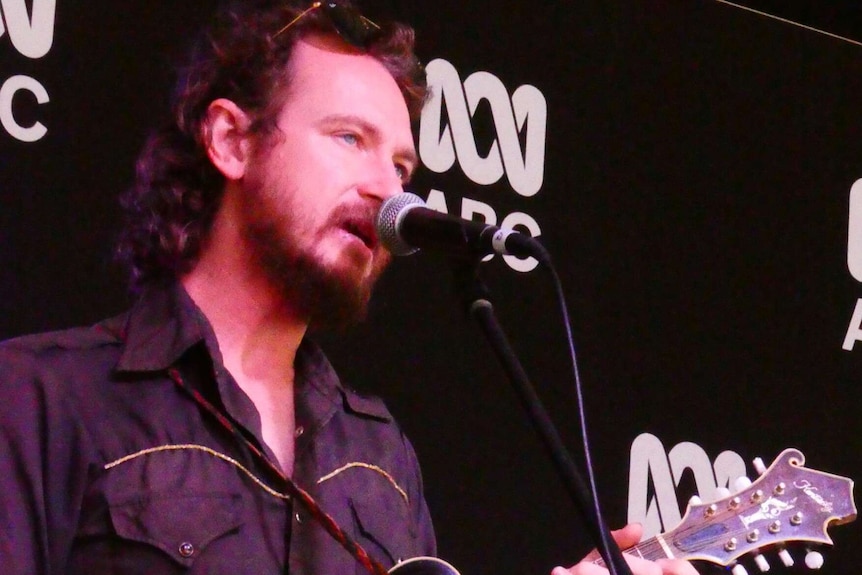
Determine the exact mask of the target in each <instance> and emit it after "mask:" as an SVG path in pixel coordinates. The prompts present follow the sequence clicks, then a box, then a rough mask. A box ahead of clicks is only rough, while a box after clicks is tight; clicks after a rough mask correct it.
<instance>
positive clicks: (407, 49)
mask: <svg viewBox="0 0 862 575" xmlns="http://www.w3.org/2000/svg"><path fill="white" fill-rule="evenodd" d="M340 3H341V4H349V2H348V1H346V0H345V1H342V2H340ZM302 11H303V8H301V7H298V6H297V5H295V4H293V3H291V2H286V1H284V0H282V1H277V0H258V1H248V0H246V1H245V2H235V3H233V5H228V6H226V7H225V8H224V9H222V10H221V11H220V12H218V13H217V14H216V16H215V18H214V19H213V21H212V23H211V24H210V25H209V27H207V28H206V29H204V30H203V31H202V33H201V34H200V36H199V37H198V39H197V40H196V42H195V43H194V46H193V48H192V50H191V52H190V56H189V58H188V62H187V63H186V65H185V66H184V67H182V68H180V70H179V77H178V81H177V84H176V88H175V90H174V94H173V106H172V111H173V114H172V118H171V120H170V122H169V123H168V124H167V125H165V126H163V127H161V128H160V129H158V130H156V131H155V132H154V133H153V134H152V135H151V136H150V137H149V138H148V140H147V142H146V144H145V145H144V148H143V150H142V152H141V154H140V156H139V158H138V161H137V165H136V179H135V184H134V185H133V187H132V188H130V189H129V190H128V191H126V192H125V193H124V194H123V195H122V197H121V205H122V207H123V210H124V212H125V217H126V221H125V225H124V228H123V231H122V233H121V236H120V240H119V243H118V246H117V256H118V259H120V260H121V261H122V262H124V263H125V264H126V265H128V266H129V268H130V283H131V287H132V288H133V289H136V288H140V287H142V286H143V285H144V284H148V283H151V282H157V281H164V280H169V279H171V278H175V277H177V276H179V275H181V274H183V273H185V272H187V271H189V270H190V269H191V267H192V266H193V265H194V264H195V262H196V261H197V259H198V257H199V255H200V251H201V248H202V245H203V243H204V241H205V240H206V237H207V235H208V233H209V231H210V228H211V226H212V223H213V220H214V218H215V214H216V213H217V211H218V208H219V204H220V202H221V197H222V193H223V190H224V185H225V180H224V176H223V175H222V174H221V173H220V172H219V171H218V170H217V169H216V168H215V167H214V166H213V165H212V163H211V162H210V160H209V158H208V156H207V152H206V145H205V140H206V135H205V134H204V121H205V118H206V114H207V109H208V107H209V105H210V103H211V102H213V101H214V100H216V99H218V98H227V99H229V100H231V101H233V102H234V103H236V104H237V105H238V106H239V107H240V108H242V109H243V111H244V112H245V113H246V114H248V116H249V117H250V118H251V125H250V128H249V133H250V134H251V135H255V136H264V135H266V134H268V133H269V132H270V131H271V130H272V129H273V128H274V126H275V120H276V117H277V115H278V112H279V110H280V109H281V107H282V105H283V104H284V98H285V94H286V93H287V89H286V88H287V86H288V83H289V74H288V63H289V60H290V56H291V53H292V50H293V47H294V46H295V44H296V42H297V41H298V40H299V39H300V38H302V37H303V36H306V35H308V34H311V33H335V29H334V27H333V25H332V23H331V22H330V21H329V20H328V18H327V17H326V16H325V15H324V14H323V11H322V10H313V11H310V12H308V13H307V14H306V15H304V16H302V18H300V19H299V20H298V21H297V22H296V24H295V25H292V26H291V27H290V28H289V29H288V30H286V31H285V32H284V33H281V34H277V32H279V30H281V29H282V28H283V27H284V26H285V24H286V23H288V22H291V21H292V20H293V19H294V18H296V17H297V16H298V15H299V14H300V13H301V12H302ZM413 47H414V33H413V30H412V29H411V28H409V27H408V26H405V25H403V24H399V23H390V24H384V25H382V26H381V30H380V34H379V35H376V36H375V38H374V40H373V42H372V43H371V44H370V45H369V46H367V47H366V49H365V50H366V52H367V53H368V54H369V55H371V56H373V57H374V58H376V59H377V60H378V61H379V62H380V63H381V64H382V65H383V66H384V67H385V68H386V69H387V70H388V71H389V73H390V74H392V76H393V78H394V79H395V81H396V83H397V84H398V86H399V88H400V89H401V93H402V95H403V96H404V100H405V102H406V104H407V108H408V110H409V112H410V115H411V118H412V119H413V120H416V119H417V118H418V116H419V113H420V111H421V108H422V104H423V103H424V100H425V95H426V82H425V75H424V70H423V68H422V66H421V65H420V64H419V61H418V60H417V59H416V56H415V55H414V53H413Z"/></svg>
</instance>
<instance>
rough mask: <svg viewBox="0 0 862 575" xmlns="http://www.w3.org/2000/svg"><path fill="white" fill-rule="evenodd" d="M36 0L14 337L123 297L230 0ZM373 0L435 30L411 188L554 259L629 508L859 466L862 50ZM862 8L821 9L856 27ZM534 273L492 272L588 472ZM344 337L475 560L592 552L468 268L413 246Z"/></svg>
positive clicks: (838, 43) (850, 563)
mask: <svg viewBox="0 0 862 575" xmlns="http://www.w3.org/2000/svg"><path fill="white" fill-rule="evenodd" d="M21 4H22V0H3V1H2V3H0V9H2V13H3V23H4V28H3V31H4V33H3V34H2V35H0V86H2V87H4V89H5V92H3V93H4V94H5V100H4V99H3V98H2V97H0V117H2V119H3V124H2V128H0V336H2V337H11V336H15V335H18V334H22V333H27V332H32V331H40V330H46V329H55V328H61V327H67V326H71V325H78V324H86V323H91V322H93V321H96V320H98V319H100V318H102V317H104V316H107V315H111V314H114V313H116V312H117V311H118V310H120V309H122V308H123V307H124V306H125V305H127V296H126V294H125V280H124V277H123V274H122V272H121V270H118V269H117V268H116V267H115V265H114V264H113V263H112V261H111V260H112V258H111V244H112V242H113V238H114V237H115V236H116V234H117V226H118V223H117V219H118V212H119V210H118V208H117V202H116V196H117V194H118V192H119V191H120V190H122V189H124V188H126V187H127V186H128V185H129V184H130V182H131V179H132V175H133V163H134V158H135V156H136V154H137V151H138V149H139V148H140V146H141V144H142V142H143V140H144V138H145V136H146V134H147V132H148V130H149V129H150V128H152V127H153V126H155V125H156V124H157V123H158V122H159V121H160V120H161V119H162V118H164V117H165V115H166V113H167V102H168V92H169V87H170V85H171V81H172V77H173V76H172V71H171V63H172V62H173V61H174V60H175V57H176V56H177V54H180V53H182V51H183V48H184V42H185V40H186V39H187V38H188V37H189V33H190V31H192V30H194V29H195V28H196V26H197V24H198V23H199V22H201V21H202V20H203V19H204V18H205V17H206V16H207V14H208V13H209V12H210V10H211V8H212V7H213V6H214V4H215V2H214V1H205V0H194V1H187V2H166V1H156V0H147V1H146V2H144V1H142V0H132V1H129V2H124V3H123V5H122V7H117V5H116V4H115V3H111V2H106V1H104V0H90V1H89V2H87V3H78V4H72V3H67V2H65V1H64V0H57V4H56V14H50V12H49V11H47V10H45V9H46V7H48V6H49V5H50V4H52V2H51V1H50V0H43V1H40V0H34V1H30V0H28V1H27V2H26V3H24V4H25V5H26V7H27V9H28V13H29V12H33V24H32V26H33V29H32V31H31V30H29V27H28V29H24V28H23V27H22V25H21V22H20V21H16V20H15V19H14V17H13V11H14V10H15V7H16V6H18V7H19V10H20V6H21ZM34 4H35V6H34ZM362 5H363V8H364V9H365V11H366V13H367V14H368V15H369V16H370V17H372V18H382V17H383V15H392V16H395V17H397V18H399V19H402V20H405V21H408V22H411V23H412V24H414V25H415V27H416V28H417V30H418V34H419V52H420V55H421V57H422V58H423V60H424V61H426V62H429V63H431V64H429V71H432V70H433V71H434V73H435V74H437V76H436V78H437V79H438V80H439V82H440V83H439V84H435V85H436V86H437V92H436V93H437V94H438V95H440V96H441V98H440V99H439V100H436V101H435V102H432V105H431V107H430V108H429V110H430V111H429V112H428V115H427V116H426V118H425V119H424V120H423V122H424V125H423V131H422V138H421V140H422V141H417V144H418V145H419V148H420V152H421V153H422V156H423V158H422V159H423V161H424V162H425V163H426V164H428V165H429V167H428V168H427V169H426V170H424V171H423V172H421V173H420V174H419V176H418V177H417V178H416V182H415V191H416V192H417V193H419V194H420V195H422V196H423V197H427V198H429V201H432V202H434V205H435V206H437V207H443V206H444V205H445V208H447V209H448V211H450V212H452V213H455V214H458V215H462V214H463V215H466V216H469V215H471V214H472V213H481V214H484V216H485V217H496V219H497V223H500V222H504V221H507V222H509V223H518V224H527V227H526V228H521V229H524V230H528V231H529V230H530V229H531V230H532V232H533V233H537V232H540V237H541V241H542V242H543V243H544V244H545V245H546V246H547V248H548V250H549V251H550V252H551V254H552V255H553V256H554V259H555V262H556V264H557V266H558V270H559V273H560V276H561V278H562V280H563V282H564V286H565V293H566V296H567V298H568V301H569V304H570V306H571V311H572V328H573V331H574V336H575V340H576V342H577V344H578V352H579V357H580V361H581V365H580V368H581V375H582V378H583V384H584V393H585V405H586V410H587V418H588V423H589V429H590V435H591V438H592V443H593V455H594V458H595V464H596V465H595V471H596V474H597V477H598V481H599V486H600V492H601V497H602V503H603V505H604V508H605V511H606V514H607V516H608V521H609V523H611V524H612V525H621V524H623V523H625V522H626V521H627V520H629V519H637V520H641V521H646V522H647V524H648V527H650V529H652V530H653V531H656V530H659V529H669V528H671V527H672V526H673V525H672V518H673V517H674V516H675V515H676V516H678V515H679V513H680V508H679V507H678V506H677V507H676V508H675V509H673V508H672V507H673V506H672V505H669V504H668V502H667V497H665V496H666V495H667V494H670V496H671V497H672V498H675V499H676V500H677V501H678V502H679V503H680V504H682V505H683V506H684V502H685V501H686V500H687V499H688V497H689V496H690V495H691V494H692V493H693V492H694V491H695V489H696V488H697V487H699V486H702V485H701V484H702V483H704V482H705V483H709V481H710V480H709V478H708V476H709V474H710V473H712V474H713V475H712V481H714V482H717V483H721V481H722V479H721V472H722V470H724V469H725V467H726V465H725V463H726V462H727V461H730V462H731V463H733V462H736V461H744V462H745V465H746V471H747V472H748V473H750V474H754V471H753V469H752V467H751V465H750V460H751V459H752V458H753V457H755V456H761V457H763V458H764V459H765V460H767V461H771V460H772V458H773V457H775V456H776V455H777V454H778V453H779V452H780V451H781V450H782V449H783V448H785V447H788V446H793V447H797V448H799V449H801V450H802V451H803V452H804V453H805V454H806V455H807V458H808V465H809V466H811V467H814V468H818V469H824V470H828V471H831V472H834V473H838V474H841V475H846V476H851V477H857V478H858V477H862V461H860V457H859V455H858V449H859V445H860V442H862V440H860V437H862V422H860V417H859V408H860V395H862V392H860V391H859V388H858V382H859V379H860V378H859V374H860V373H862V372H860V367H862V343H859V341H857V340H862V307H860V313H858V314H857V313H856V307H857V301H862V285H860V282H862V255H860V254H862V231H860V230H862V187H860V188H858V189H857V190H858V191H857V194H856V196H857V197H858V199H857V200H856V202H857V203H856V204H852V203H851V197H853V194H851V188H852V187H853V184H854V182H856V181H857V180H858V179H860V178H862V154H860V152H862V133H860V128H862V122H860V114H859V109H860V106H859V94H860V93H862V46H860V45H858V44H856V43H853V42H851V41H847V40H843V39H840V38H836V37H832V36H828V35H825V34H822V33H818V32H816V31H813V30H810V29H805V28H801V27H799V26H794V25H791V24H788V23H786V22H781V21H778V20H775V19H772V18H767V17H764V16H761V15H758V14H755V13H752V12H749V11H744V10H740V9H738V8H735V7H733V6H730V5H728V4H724V3H720V2H714V1H711V0H680V1H678V2H672V3H663V2H634V1H630V0H601V1H598V0H593V1H584V2H577V3H568V2H567V3H536V2H529V1H527V0H517V1H515V0H511V1H508V2H504V3H501V2H492V1H488V0H472V1H471V2H462V1H460V0H437V1H436V2H433V3H432V2H404V1H398V0H367V1H366V2H364V3H363V4H362ZM824 10H826V9H824ZM46 14H48V15H50V16H51V18H48V17H47V16H46ZM841 14H844V12H840V11H838V12H832V13H829V14H827V17H825V18H824V20H823V23H825V24H835V27H834V28H833V30H834V31H836V32H840V33H841V34H843V35H848V34H852V32H853V30H854V29H851V26H850V24H852V22H851V19H848V18H839V16H840V15H841ZM836 15H837V16H836ZM800 16H806V17H807V18H809V21H808V23H811V24H815V23H816V22H814V21H813V20H811V18H812V15H811V13H804V14H803V13H800ZM19 20H20V19H19ZM857 22H858V19H857ZM842 26H843V27H842ZM857 38H858V37H857ZM49 40H50V41H49ZM432 61H433V63H432ZM22 78H23V79H22ZM468 79H469V80H468ZM16 86H17V87H18V88H21V89H18V90H15V91H14V98H12V97H11V96H10V94H12V92H13V90H12V89H13V87H16ZM530 86H532V88H529V87H530ZM522 87H526V88H523V89H521V88H522ZM516 93H518V94H520V96H517V97H516V96H514V95H515V94H516ZM471 100H472V101H473V102H474V103H475V105H476V107H475V109H473V110H470V111H469V112H468V116H469V117H466V121H465V116H463V115H461V116H459V115H458V114H457V111H458V110H459V109H462V108H463V109H467V108H465V107H464V106H465V102H467V101H471ZM516 117H517V118H518V119H519V121H520V120H525V124H524V125H523V126H521V129H520V131H518V130H517V128H516V131H515V132H512V131H511V127H512V126H515V118H516ZM37 123H38V124H41V125H44V127H45V131H44V134H43V135H41V137H38V138H36V136H38V135H39V132H38V124H37ZM16 126H17V127H16ZM34 126H36V127H34ZM453 133H455V136H454V137H453V136H452V134H453ZM512 134H515V137H512ZM24 139H33V140H34V141H22V140H24ZM512 150H515V151H516V152H518V153H517V154H515V157H512V156H511V155H508V156H507V155H505V154H506V153H507V152H508V153H510V152H512ZM501 154H502V155H501ZM851 206H858V207H857V208H856V212H853V210H851ZM511 214H515V215H514V216H512V215H511ZM519 214H520V215H519ZM507 218H509V219H507ZM528 267H530V266H529V265H525V264H524V263H523V262H522V263H518V262H515V263H513V264H512V265H510V264H508V263H506V262H504V261H503V260H502V259H501V258H499V257H498V258H495V259H494V260H492V261H490V262H488V263H486V264H483V266H482V272H481V273H482V276H483V278H484V279H485V281H486V283H487V284H488V286H489V288H490V290H491V292H492V294H493V300H494V302H495V305H496V309H497V311H498V314H499V316H500V318H501V320H502V321H503V324H504V326H505V327H507V329H508V330H509V332H510V336H511V338H512V341H513V344H514V347H515V348H516V349H517V351H518V352H519V353H520V355H521V357H522V359H523V361H524V364H525V366H526V368H527V371H528V372H529V373H530V375H531V376H532V379H533V380H534V382H535V384H536V386H537V388H538V389H539V392H540V394H541V395H542V397H543V398H544V399H545V401H546V402H547V403H548V405H549V406H550V411H551V413H552V415H553V416H554V419H555V421H556V422H557V423H558V425H559V426H560V429H561V433H562V435H563V436H564V438H565V439H566V441H567V442H568V444H569V446H570V447H571V449H572V451H573V452H574V453H575V454H576V457H578V458H579V457H580V453H581V450H580V448H579V446H578V445H579V440H578V424H577V419H576V403H575V399H574V388H573V383H572V377H571V375H570V374H571V369H570V367H569V364H568V359H567V354H566V349H565V346H564V340H563V336H564V329H563V326H562V324H561V318H560V314H559V312H558V311H557V307H556V303H555V301H554V293H553V290H552V287H551V284H550V282H549V279H548V277H547V275H546V274H544V273H543V272H542V271H541V270H540V269H535V270H532V271H518V270H519V269H525V268H528ZM322 339H323V341H324V343H325V346H326V349H327V350H328V352H329V353H330V355H331V358H332V360H333V362H334V363H335V365H336V367H337V368H338V369H339V371H340V373H341V374H342V376H343V378H344V379H345V381H346V382H347V383H348V384H349V385H351V386H353V387H356V388H358V389H361V390H364V391H367V392H369V393H376V394H380V395H382V396H384V397H385V398H386V399H387V402H388V403H389V405H390V407H391V408H392V410H393V411H394V412H395V413H396V415H397V416H398V418H399V420H400V421H401V423H402V425H403V426H404V428H405V429H406V430H407V432H408V434H409V435H410V437H411V438H412V440H413V442H414V444H415V447H416V449H417V451H418V453H419V456H420V459H421V461H422V463H423V469H424V473H425V480H426V491H427V498H428V501H429V504H430V506H431V509H432V513H433V515H434V517H435V520H436V524H437V529H438V533H439V541H440V554H441V556H442V557H444V558H447V559H448V560H450V561H451V562H453V563H454V564H455V565H457V566H458V567H459V568H460V569H461V571H462V572H463V574H464V575H479V574H491V573H547V572H548V571H549V570H550V568H551V567H553V566H554V565H557V564H561V563H571V562H574V561H575V560H576V559H577V558H579V557H580V556H581V555H582V554H583V553H584V552H586V550H587V549H588V548H589V547H590V546H591V543H590V541H588V540H587V538H586V537H585V536H584V534H583V529H582V523H581V519H580V517H579V516H578V513H577V512H576V510H575V508H574V506H573V505H572V504H571V503H570V502H569V500H568V498H567V496H566V495H565V492H564V490H563V489H562V487H561V483H560V480H559V479H558V478H557V477H556V475H555V473H554V471H553V469H552V467H551V465H550V463H549V461H548V460H547V458H546V456H545V454H544V451H543V448H542V447H541V444H540V443H539V442H538V440H537V439H536V437H535V434H534V433H533V431H532V429H531V428H530V426H529V424H528V422H527V420H526V417H525V415H524V414H523V413H522V411H521V409H520V407H519V405H518V402H517V399H516V397H515V395H514V393H513V392H512V391H511V390H510V388H509V385H508V383H507V382H506V380H505V377H504V375H503V374H502V372H501V370H500V369H499V367H498V366H497V363H496V362H495V360H494V359H493V356H492V355H491V353H490V351H489V348H488V346H487V345H486V344H485V343H484V341H483V340H482V338H481V336H480V333H479V331H478V329H477V327H476V326H475V325H474V324H473V323H471V321H470V320H468V319H467V318H466V317H465V316H464V314H463V312H462V310H461V309H460V307H459V304H458V300H457V297H456V296H455V295H454V294H453V288H452V282H451V278H450V271H449V267H448V265H447V263H446V262H445V261H444V260H442V259H441V258H439V257H434V256H433V255H429V254H420V255H418V256H414V257H411V258H405V259H403V260H399V261H398V262H396V265H395V266H393V269H392V270H391V272H390V273H389V274H388V275H387V276H386V277H385V279H384V280H383V282H382V285H381V288H380V290H379V293H378V297H377V299H376V300H375V301H374V305H373V309H372V315H371V317H370V318H369V321H368V322H366V323H365V324H363V325H362V326H359V327H358V328H357V329H355V330H353V331H351V332H350V333H348V334H343V335H338V336H331V335H327V336H323V337H322ZM675 448H676V449H675ZM722 453H725V456H724V457H723V458H719V455H720V454H722ZM680 454H683V455H685V456H687V457H688V458H689V459H685V457H682V458H680V457H681V456H680ZM716 459H719V462H718V463H716V464H715V465H714V466H713V462H715V461H716ZM681 462H682V463H681ZM731 467H733V466H732V465H731ZM671 468H672V471H674V472H680V473H681V477H680V478H679V479H678V480H671V481H670V482H669V481H668V479H667V477H665V475H666V474H665V473H664V472H667V471H668V470H669V469H671ZM716 471H717V472H718V473H717V475H716V474H715V473H716ZM704 477H707V479H703V478H704ZM639 509H642V510H645V511H646V510H648V515H649V516H648V517H646V516H638V513H639V512H638V510H639ZM832 533H833V535H834V537H835V539H836V542H837V543H838V545H837V547H836V548H835V549H834V550H833V551H831V552H829V553H827V555H826V565H825V569H827V572H828V573H834V574H841V575H843V574H848V575H849V574H850V573H855V571H856V569H855V567H856V564H857V561H856V559H855V557H854V554H855V551H856V549H858V547H859V546H860V543H862V536H860V531H859V527H858V526H857V525H856V524H851V525H849V526H846V527H841V528H836V529H834V530H833V531H832ZM796 556H797V558H798V559H800V562H801V557H802V554H801V553H799V552H796ZM772 563H773V564H774V565H775V567H777V566H778V565H777V564H778V561H777V560H773V561H772ZM747 565H749V567H750V570H751V569H753V567H752V566H751V565H750V564H748V563H747ZM801 570H802V569H801V568H799V567H795V568H793V570H791V572H797V571H801ZM704 572H709V571H708V569H706V568H704Z"/></svg>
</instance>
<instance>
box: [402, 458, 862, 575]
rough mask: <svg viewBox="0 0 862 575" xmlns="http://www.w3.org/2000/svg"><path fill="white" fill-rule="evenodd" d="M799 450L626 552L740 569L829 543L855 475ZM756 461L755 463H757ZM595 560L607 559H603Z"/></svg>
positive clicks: (442, 565) (432, 565) (427, 574)
mask: <svg viewBox="0 0 862 575" xmlns="http://www.w3.org/2000/svg"><path fill="white" fill-rule="evenodd" d="M804 463H805V456H804V455H802V452H800V451H799V450H797V449H785V450H784V451H783V452H781V454H780V455H779V456H778V457H777V458H776V459H775V461H774V462H773V463H772V465H770V466H769V468H767V469H763V470H762V473H761V475H760V477H759V478H758V479H757V480H756V481H754V482H753V483H751V484H750V485H748V486H747V487H745V488H744V489H742V490H740V491H739V492H738V493H735V494H733V495H728V496H727V497H725V498H723V499H720V500H718V501H713V502H709V503H700V502H692V503H690V504H689V506H688V509H687V510H686V513H685V516H683V518H682V521H680V523H679V525H677V526H676V527H675V528H674V529H672V530H670V531H668V532H666V533H662V534H661V535H656V536H655V537H651V538H649V539H646V540H644V541H641V542H640V543H638V544H637V545H635V546H634V547H631V548H629V549H626V550H625V551H624V552H625V553H628V554H631V555H635V556H638V557H642V558H644V559H649V560H652V561H654V560H656V559H667V558H677V559H687V560H691V561H708V562H710V563H715V564H717V565H720V566H723V567H730V568H732V571H733V575H745V573H746V572H747V571H746V569H745V567H744V566H743V565H742V564H741V563H739V560H740V559H741V558H742V557H743V556H745V555H750V556H751V557H752V559H753V561H754V563H755V564H756V565H757V566H758V568H759V569H760V570H761V571H767V570H769V564H768V563H767V561H766V558H765V556H764V554H763V553H764V552H765V551H774V552H776V553H777V554H778V557H779V559H781V562H782V563H783V564H784V565H785V566H786V567H790V566H792V565H793V564H794V559H793V557H792V556H791V555H790V552H789V551H788V550H787V548H786V547H787V544H789V543H803V544H806V545H807V546H813V545H832V539H831V538H830V537H829V534H828V533H827V527H828V526H830V525H832V524H836V525H840V524H843V523H849V522H851V521H853V520H854V519H856V505H855V503H854V502H853V481H852V480H851V479H848V478H846V477H841V476H839V475H833V474H831V473H825V472H823V471H816V470H814V469H808V468H806V467H804V466H803V464H804ZM755 466H756V467H757V464H755ZM594 563H596V564H599V565H604V561H603V560H602V559H600V558H599V559H596V560H595V561H594ZM805 564H806V565H807V566H808V567H809V568H811V569H819V568H820V566H821V565H822V564H823V557H822V556H821V555H820V554H819V553H818V552H816V551H809V553H808V555H807V556H806V557H805ZM389 573H390V574H391V575H460V574H459V573H458V571H457V570H456V569H455V568H454V567H452V566H451V565H450V564H449V563H446V562H445V561H443V560H441V559H435V558H431V557H416V558H413V559H409V560H407V561H403V562H401V563H399V564H397V565H396V566H395V567H393V568H392V569H390V571H389Z"/></svg>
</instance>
